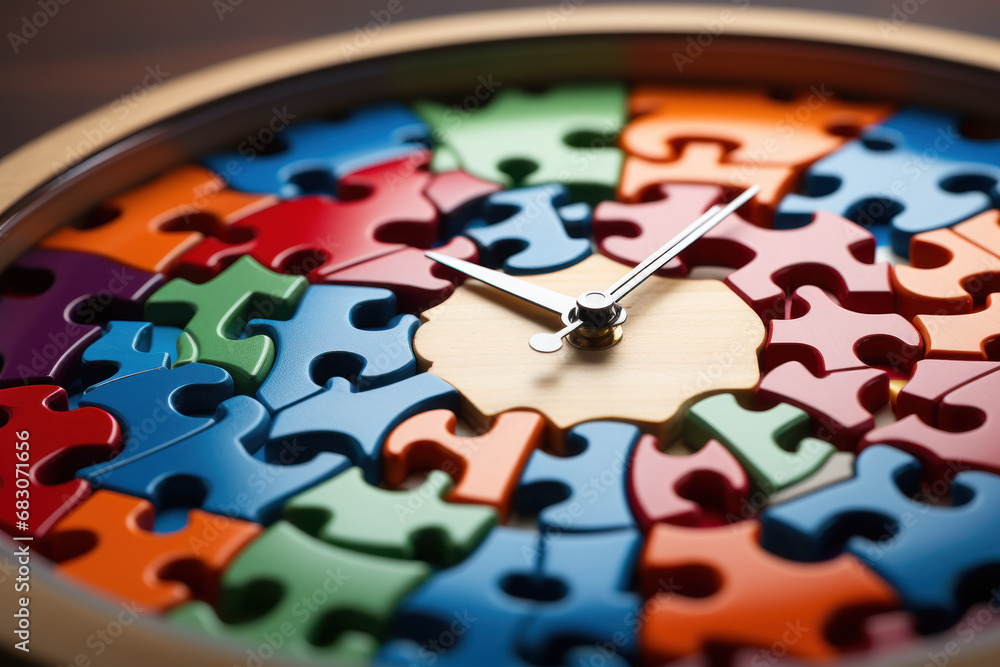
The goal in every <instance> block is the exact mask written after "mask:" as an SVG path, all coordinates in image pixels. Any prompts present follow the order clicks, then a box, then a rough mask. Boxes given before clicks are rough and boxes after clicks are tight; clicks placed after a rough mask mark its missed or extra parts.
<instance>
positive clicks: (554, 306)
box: [424, 251, 576, 315]
mask: <svg viewBox="0 0 1000 667" xmlns="http://www.w3.org/2000/svg"><path fill="white" fill-rule="evenodd" d="M424 254H425V255H427V257H430V258H431V259H433V260H434V261H435V262H440V263H441V264H444V265H445V266H448V267H451V268H453V269H455V270H456V271H459V272H461V273H464V274H465V275H467V276H469V277H471V278H475V279H476V280H479V281H481V282H484V283H486V284H487V285H490V286H492V287H496V288H497V289H499V290H502V291H504V292H506V293H507V294H510V295H512V296H516V297H517V298H519V299H524V300H525V301H527V302H528V303H533V304H535V305H536V306H539V307H541V308H544V309H546V310H550V311H552V312H553V313H556V314H558V315H562V314H563V313H566V312H568V311H569V310H570V309H571V308H573V307H575V306H576V299H572V298H570V297H568V296H566V295H564V294H560V293H559V292H554V291H552V290H550V289H548V288H546V287H540V286H538V285H535V284H533V283H529V282H528V281H526V280H521V279H520V278H515V277H514V276H510V275H507V274H506V273H500V272H499V271H493V270H492V269H487V268H486V267H485V266H479V265H478V264H473V263H472V262H466V261H465V260H464V259H458V258H457V257H451V256H450V255H442V254H441V253H437V252H430V251H428V252H425V253H424Z"/></svg>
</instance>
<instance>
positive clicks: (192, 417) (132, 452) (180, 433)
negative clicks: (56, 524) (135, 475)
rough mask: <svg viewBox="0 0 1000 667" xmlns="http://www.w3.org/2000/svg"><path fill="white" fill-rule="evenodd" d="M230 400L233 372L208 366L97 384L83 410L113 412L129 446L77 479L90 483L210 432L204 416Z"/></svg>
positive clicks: (83, 402) (209, 422)
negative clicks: (174, 445) (94, 478)
mask: <svg viewBox="0 0 1000 667" xmlns="http://www.w3.org/2000/svg"><path fill="white" fill-rule="evenodd" d="M232 395H233V380H232V378H231V377H229V373H227V372H226V371H224V370H222V369H221V368H219V367H217V366H209V365H207V364H188V365H186V366H180V367H178V368H173V369H169V370H168V369H154V370H151V371H145V372H143V373H136V374H135V375H127V376H125V377H123V378H120V379H118V380H115V381H114V382H106V383H104V384H101V385H98V386H97V387H95V388H94V389H92V390H91V391H90V392H88V393H87V394H85V395H84V396H83V398H82V399H81V400H80V405H81V406H83V407H95V408H100V409H102V410H105V411H106V412H109V413H110V414H111V416H112V417H114V418H115V419H116V420H117V422H118V424H119V425H120V426H121V429H122V440H123V442H124V444H125V446H124V447H123V448H122V451H121V453H120V454H119V455H118V456H116V457H115V458H114V459H112V460H111V461H109V462H108V463H105V464H98V465H92V466H89V467H86V468H83V469H82V470H80V472H79V473H78V475H77V476H78V477H83V478H86V479H91V478H93V477H94V476H96V475H99V474H103V473H106V472H108V471H110V470H112V469H113V468H116V467H118V466H120V465H122V464H124V463H126V462H128V461H131V460H133V459H136V458H139V457H142V456H146V455H148V454H150V453H151V452H154V451H156V450H158V449H160V448H162V447H166V446H168V445H171V444H173V443H175V442H177V441H179V440H183V439H184V438H187V437H189V436H191V435H194V434H195V433H197V432H198V431H201V430H203V429H206V428H208V427H209V426H211V425H212V424H213V419H212V417H209V416H205V415H207V414H211V413H212V412H214V411H215V408H216V406H218V405H219V404H220V403H221V402H222V401H224V400H226V399H227V398H229V397H231V396H232Z"/></svg>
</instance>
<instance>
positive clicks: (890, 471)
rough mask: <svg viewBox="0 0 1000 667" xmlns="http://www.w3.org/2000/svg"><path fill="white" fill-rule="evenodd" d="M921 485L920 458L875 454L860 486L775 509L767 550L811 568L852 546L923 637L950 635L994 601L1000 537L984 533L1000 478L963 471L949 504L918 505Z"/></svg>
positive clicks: (886, 450)
mask: <svg viewBox="0 0 1000 667" xmlns="http://www.w3.org/2000/svg"><path fill="white" fill-rule="evenodd" d="M920 481H921V467H920V463H919V462H918V461H917V459H915V458H914V457H912V456H910V455H909V454H907V453H905V452H901V451H899V450H898V449H894V448H892V447H887V446H882V445H879V446H874V447H870V448H868V449H866V450H865V451H863V452H862V453H861V454H860V456H858V458H857V461H856V473H855V477H854V478H853V479H850V480H848V481H846V482H841V483H840V484H836V485H834V486H829V487H826V488H825V489H821V490H819V491H816V492H814V493H812V494H810V495H808V496H804V497H801V498H797V499H795V500H792V501H790V502H788V503H785V504H783V505H779V506H777V507H773V508H769V509H767V510H766V511H765V512H764V514H763V515H762V518H761V521H762V524H763V526H764V530H763V537H762V544H763V545H764V547H765V548H766V549H769V550H771V551H774V552H775V553H779V554H781V555H784V556H788V557H792V558H795V559H797V560H809V561H812V560H818V559H822V558H825V557H829V556H830V555H831V554H832V553H835V552H836V551H838V550H839V549H840V548H841V547H844V548H845V549H846V551H848V552H850V553H853V554H854V555H855V556H857V557H858V558H859V559H861V560H862V561H864V562H865V563H866V564H867V565H868V566H869V567H870V568H871V569H873V570H874V571H875V572H876V573H878V574H879V576H881V577H882V578H883V579H885V580H886V581H887V582H889V584H891V585H892V587H893V588H895V589H896V590H897V591H898V592H899V595H900V598H901V600H902V603H903V607H904V608H906V609H908V610H909V611H911V612H913V613H914V614H916V615H917V617H918V618H919V619H920V623H921V626H922V627H923V629H924V630H938V629H943V628H944V627H947V626H949V625H951V624H952V623H953V622H954V621H956V620H958V617H959V616H960V615H961V614H962V612H963V611H965V609H966V608H967V607H968V606H970V605H971V604H972V603H974V602H976V601H977V598H981V599H983V600H985V599H987V597H988V596H992V595H993V594H995V591H994V592H990V591H989V590H988V589H989V588H990V587H991V585H993V584H995V582H993V584H991V583H990V581H989V580H990V579H991V577H990V576H989V574H988V572H989V571H991V570H990V568H992V569H993V570H995V568H996V567H997V565H998V563H1000V539H998V536H997V534H996V533H995V532H992V531H986V532H984V531H983V529H982V528H983V526H984V525H986V522H988V521H989V517H993V516H994V513H995V507H996V502H997V498H998V494H1000V477H997V476H996V475H992V474H989V473H984V472H978V471H972V472H960V473H959V474H958V475H956V476H955V477H954V481H953V482H952V484H951V489H950V491H951V504H950V505H947V506H936V505H931V504H928V503H923V502H919V501H918V500H914V498H916V497H918V493H919V492H920V491H921V487H920Z"/></svg>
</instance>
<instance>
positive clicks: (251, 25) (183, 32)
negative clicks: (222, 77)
mask: <svg viewBox="0 0 1000 667" xmlns="http://www.w3.org/2000/svg"><path fill="white" fill-rule="evenodd" d="M388 1H389V0H280V1H279V0H271V1H268V0H0V33H2V35H3V41H2V43H0V155H5V154H6V153H8V152H10V151H11V150H13V149H14V148H17V147H18V146H20V145H21V144H23V143H25V142H27V141H29V140H31V139H32V138H34V137H36V136H38V135H40V134H42V133H44V132H46V131H47V130H50V129H52V128H53V127H56V126H57V125H60V124H62V123H64V122H66V121H69V120H71V119H73V118H75V117H76V116H78V115H80V114H82V113H84V112H87V111H90V110H91V109H93V108H95V107H97V106H101V105H103V104H106V103H109V102H111V101H112V100H114V99H116V98H118V97H120V96H122V95H124V94H127V93H128V92H129V91H131V90H132V89H133V88H134V87H135V86H137V85H140V84H141V82H142V79H143V76H145V75H146V68H147V67H150V68H154V69H155V68H156V67H157V66H159V68H160V71H161V72H164V73H168V74H169V78H173V77H176V76H178V75H180V74H183V73H185V72H190V71H192V70H195V69H198V68H200V67H204V66H206V65H210V64H213V63H217V62H220V61H222V60H226V59H229V58H233V57H236V56H240V55H244V54H247V53H251V52H254V51H258V50H260V49H265V48H268V47H273V46H279V45H282V44H288V43H290V42H295V41H297V40H301V39H305V38H308V37H315V36H319V35H324V34H328V33H332V32H338V31H342V30H347V31H350V30H352V29H353V28H354V27H355V26H363V25H364V24H365V23H367V22H368V21H371V20H372V15H371V12H372V11H377V10H379V9H384V8H385V7H386V4H387V2H388ZM400 1H401V2H402V4H403V11H402V12H400V13H399V14H398V15H397V16H396V18H395V19H394V20H400V21H403V20H413V19H418V18H425V17H431V16H440V15H442V14H450V13H455V12H463V11H472V10H474V9H501V8H511V7H524V6H533V5H541V4H550V5H551V4H557V3H540V2H537V1H536V2H533V1H532V0H508V1H507V2H500V1H498V0H479V1H478V2H477V1H469V0H466V1H465V2H462V1H461V0H400ZM571 1H572V3H573V4H581V3H582V2H586V1H588V0H564V2H567V3H569V2H571ZM747 1H748V0H739V4H741V5H745V4H746V2H747ZM63 2H64V3H65V4H60V3H63ZM749 2H751V3H753V4H756V3H755V2H754V0H749ZM40 3H41V4H42V5H43V6H46V5H47V6H49V7H50V11H51V8H54V7H58V11H57V12H55V15H54V16H53V17H52V18H49V19H48V22H47V24H46V25H45V26H44V27H42V28H40V29H39V30H38V31H37V34H34V35H33V36H32V37H31V38H30V39H28V41H27V43H21V44H20V45H19V46H18V52H17V53H14V48H13V47H12V45H11V40H10V33H21V32H22V31H23V30H24V20H25V17H31V16H32V15H33V14H36V13H37V12H39V11H41V7H40V6H39V4H40ZM220 3H226V6H227V7H230V8H231V9H232V11H228V12H224V13H222V14H221V19H220V12H219V11H218V9H217V7H218V6H219V4H220ZM595 4H596V3H595ZM716 4H726V2H725V0H721V1H720V0H716ZM766 5H767V6H773V7H796V8H806V9H823V10H827V11H839V12H848V13H852V14H857V15H862V16H868V17H871V18H872V20H879V19H883V20H887V19H889V18H890V17H891V16H892V14H893V11H894V9H896V8H898V10H897V11H900V10H903V9H905V10H908V11H907V13H908V14H909V15H910V18H911V20H912V21H913V22H915V23H924V24H928V25H934V26H938V27H943V28H952V29H957V30H967V31H971V32H977V33H980V34H986V35H990V36H993V37H1000V6H998V3H997V0H804V1H800V2H793V1H789V0H768V2H767V3H766ZM761 6H764V5H763V4H762V5H761ZM29 20H30V19H29ZM470 20H471V19H470ZM29 31H30V29H29Z"/></svg>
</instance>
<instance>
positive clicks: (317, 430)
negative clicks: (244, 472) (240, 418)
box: [261, 373, 458, 483]
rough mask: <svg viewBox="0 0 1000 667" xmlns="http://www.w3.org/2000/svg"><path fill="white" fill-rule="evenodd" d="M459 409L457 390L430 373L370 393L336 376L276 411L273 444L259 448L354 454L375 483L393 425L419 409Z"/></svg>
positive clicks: (269, 453)
mask: <svg viewBox="0 0 1000 667" xmlns="http://www.w3.org/2000/svg"><path fill="white" fill-rule="evenodd" d="M457 407H458V392H457V391H455V388H454V387H452V386H451V385H450V384H448V383H447V382H445V381H444V380H442V379H441V378H439V377H437V376H436V375H433V374H431V373H419V374H417V375H414V376H413V377H409V378H406V379H405V380H400V381H399V382H394V383H393V384H389V385H386V386H384V387H377V388H375V389H369V390H367V391H358V390H357V388H356V387H355V386H353V385H352V384H351V383H350V382H349V381H347V380H345V379H344V378H340V377H334V378H332V379H331V380H330V381H329V382H328V383H327V385H326V387H325V388H324V390H323V391H321V392H320V393H318V394H315V395H313V396H310V397H309V398H307V399H305V400H304V401H301V402H299V403H296V404H295V405H292V406H291V407H288V408H285V409H284V410H282V411H281V412H279V413H278V415H277V416H276V417H275V419H274V426H273V427H272V429H271V436H270V437H271V442H269V443H268V445H267V446H266V447H264V449H262V450H261V451H263V452H265V455H266V456H273V454H272V453H271V452H274V451H275V449H276V448H278V447H284V446H285V445H286V444H290V445H293V446H294V447H295V448H297V449H299V448H304V449H299V451H332V452H336V453H338V454H343V455H344V456H347V457H348V458H350V459H351V461H352V462H353V463H354V464H355V465H357V466H360V467H361V469H362V470H364V473H365V478H366V479H367V480H368V481H369V482H371V483H375V482H377V481H378V477H379V468H380V467H381V466H380V465H379V459H380V458H381V452H382V445H383V443H384V442H385V440H386V438H387V437H388V436H389V434H390V433H391V432H392V430H393V429H394V428H396V427H397V426H398V425H400V424H401V423H403V422H404V421H405V420H406V419H408V418H409V417H412V416H413V415H415V414H417V413H420V412H424V411H426V410H434V409H437V408H447V409H455V408H457Z"/></svg>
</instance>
